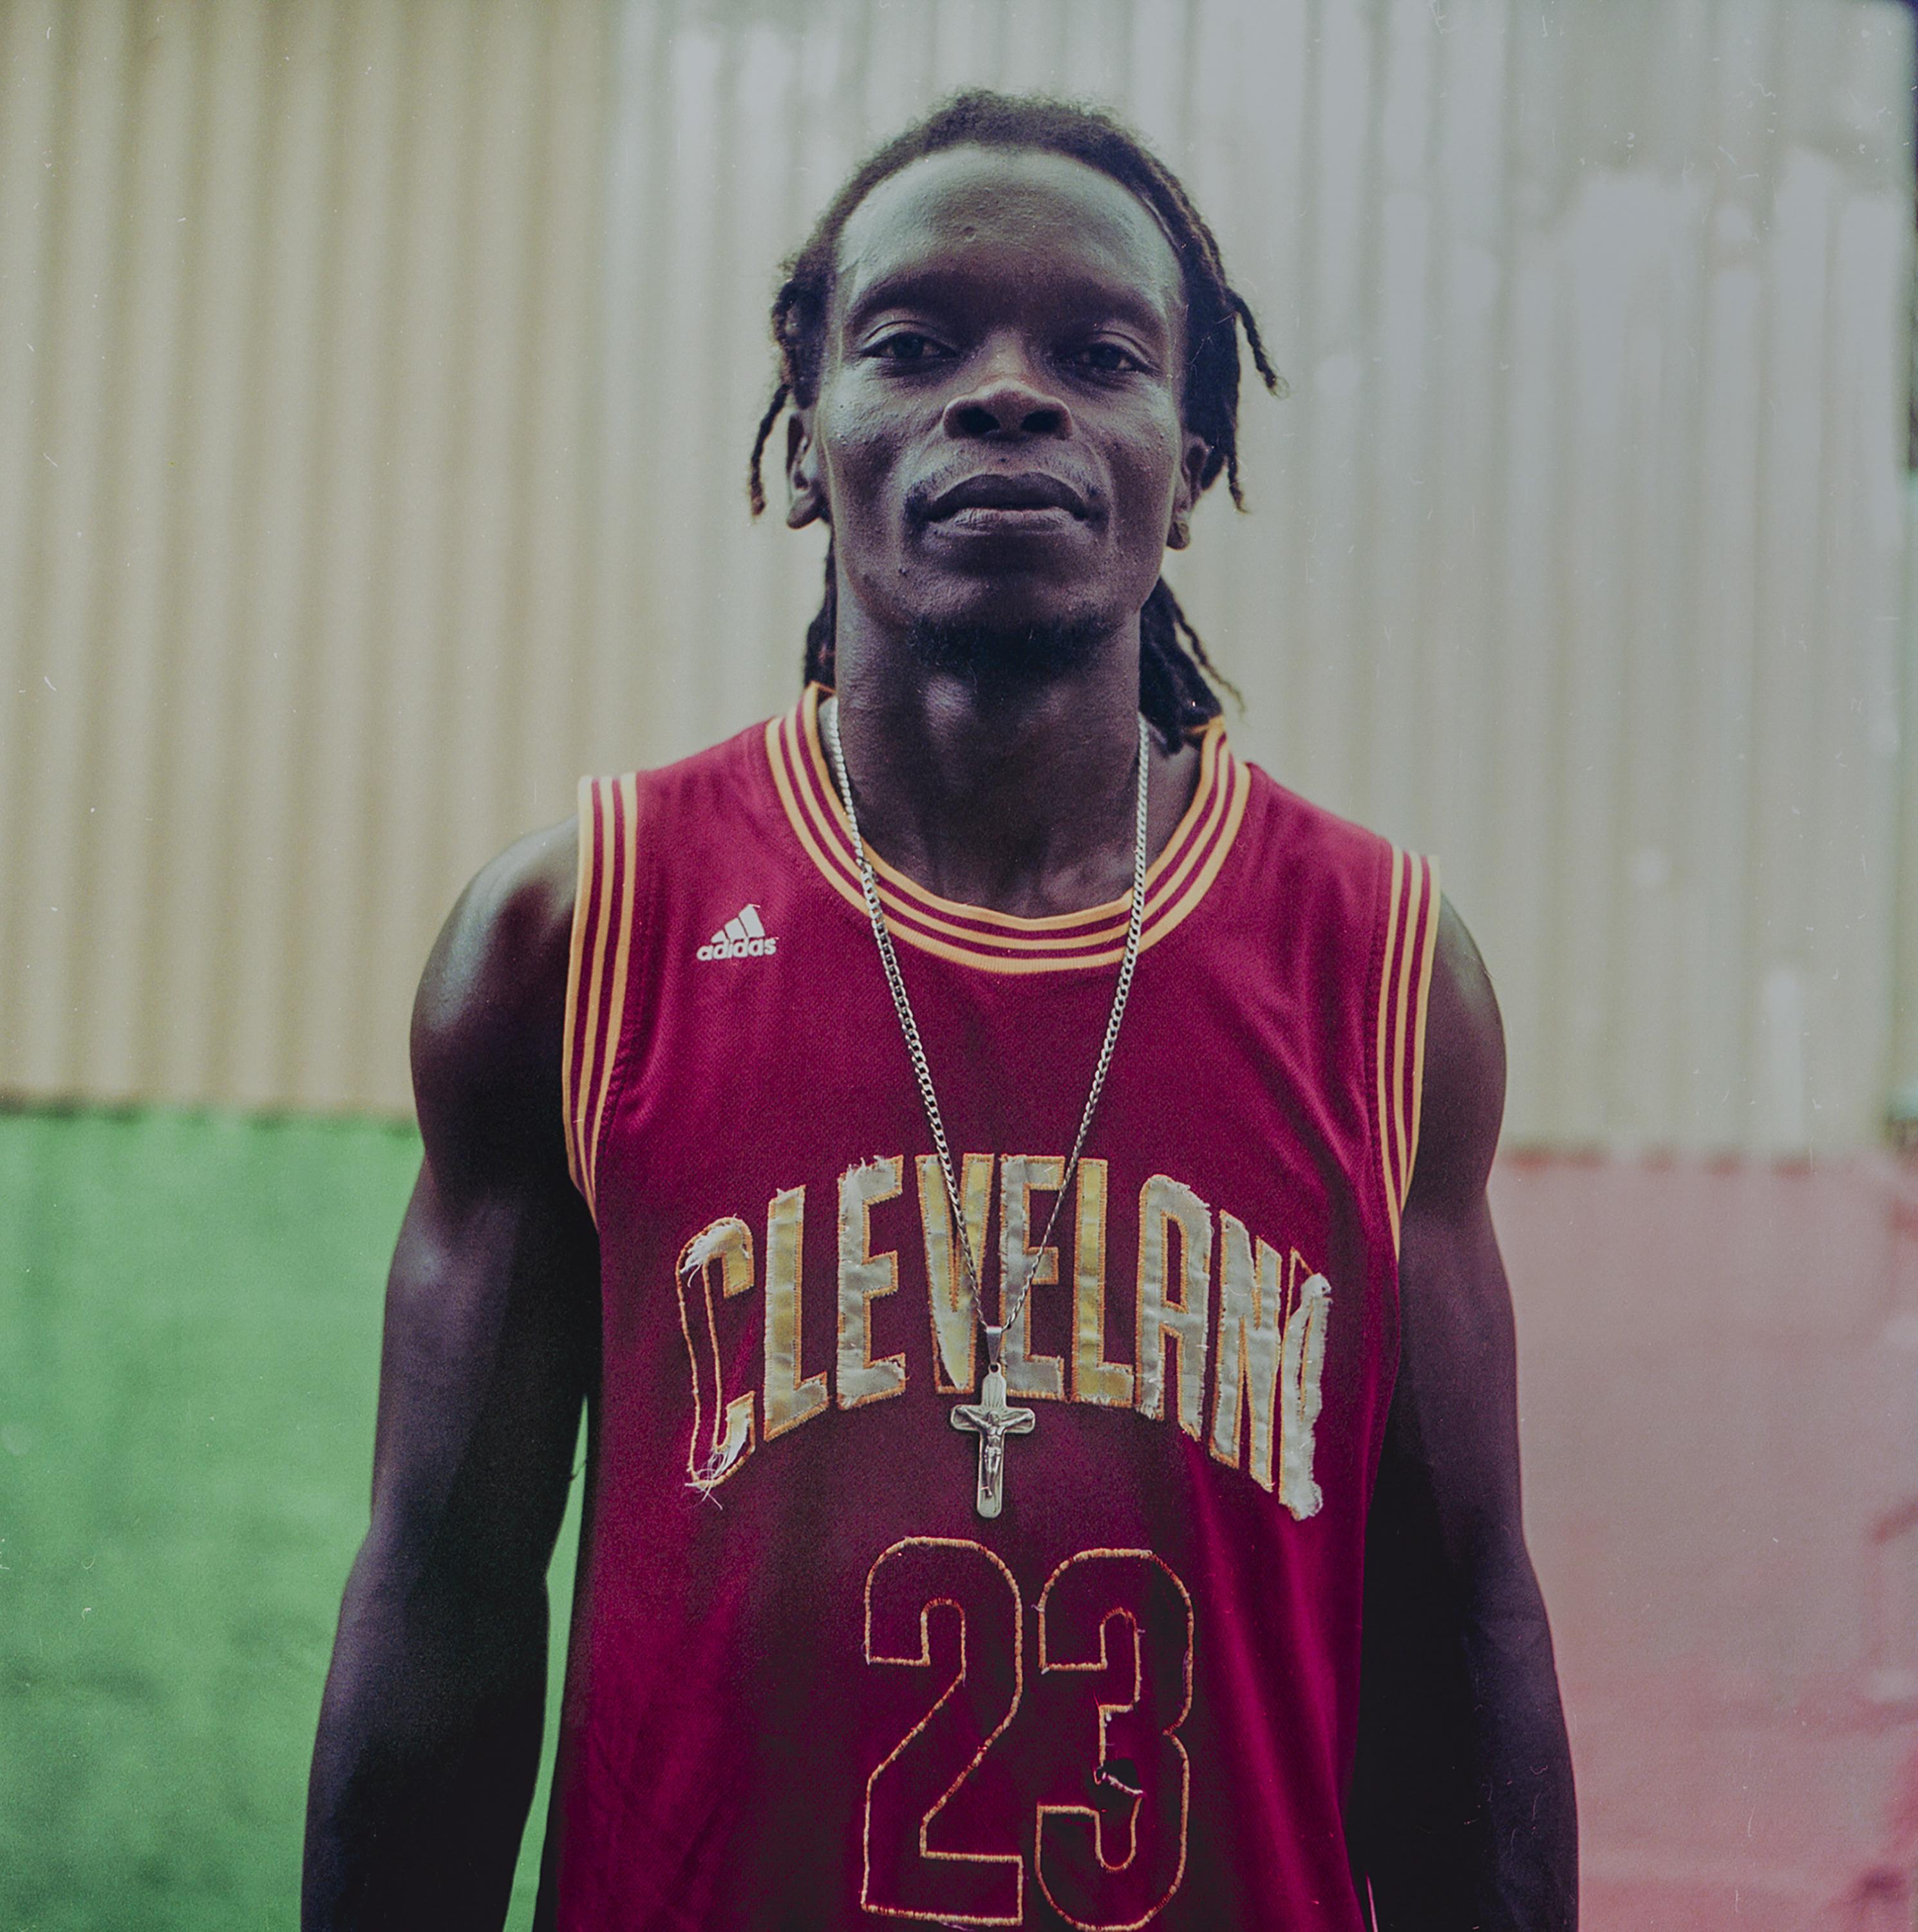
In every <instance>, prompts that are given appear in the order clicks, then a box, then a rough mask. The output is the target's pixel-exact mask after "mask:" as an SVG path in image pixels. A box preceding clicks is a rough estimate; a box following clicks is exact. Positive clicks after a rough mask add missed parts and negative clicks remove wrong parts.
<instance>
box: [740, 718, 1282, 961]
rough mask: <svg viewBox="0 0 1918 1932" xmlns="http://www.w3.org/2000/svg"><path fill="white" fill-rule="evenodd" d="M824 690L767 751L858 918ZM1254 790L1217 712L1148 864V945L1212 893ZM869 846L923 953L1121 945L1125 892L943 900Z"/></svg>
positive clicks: (889, 902)
mask: <svg viewBox="0 0 1918 1932" xmlns="http://www.w3.org/2000/svg"><path fill="white" fill-rule="evenodd" d="M825 695H827V693H826V691H825V689H824V687H823V686H821V685H817V684H813V685H808V686H807V687H806V689H805V693H804V694H803V695H802V697H800V700H799V703H797V704H796V705H795V706H793V709H791V710H790V711H788V712H786V713H784V715H782V716H781V717H778V718H773V719H772V720H770V721H769V722H768V724H767V725H766V757H767V760H768V762H769V764H770V765H771V766H772V781H773V784H774V786H775V788H776V789H777V790H778V793H779V801H780V803H781V805H783V806H784V808H785V811H786V815H787V818H788V820H790V822H791V823H792V826H793V831H794V832H795V833H796V834H797V835H798V838H799V843H800V844H801V846H802V847H804V849H805V852H806V854H807V856H808V858H809V859H811V861H812V862H813V863H814V865H816V866H817V867H818V868H819V870H820V872H821V873H822V874H824V876H825V878H826V882H827V883H828V884H829V885H830V886H832V888H833V889H834V890H835V891H836V892H838V894H839V895H840V897H841V898H843V899H844V900H845V901H847V904H850V905H851V906H853V907H855V908H856V910H858V912H859V913H860V915H861V916H862V917H863V916H865V912H866V900H865V892H864V891H863V890H862V888H861V886H860V883H859V865H858V862H857V860H856V859H855V858H854V856H853V831H852V827H851V826H850V824H849V823H847V817H846V808H845V806H844V805H843V804H842V803H841V801H840V797H839V793H838V787H836V786H835V784H833V781H832V769H831V766H829V763H827V760H826V748H825V746H824V745H823V744H822V743H821V742H820V729H819V706H820V698H821V697H823V696H825ZM1250 790H1251V772H1250V771H1249V769H1248V767H1247V766H1245V765H1244V764H1242V763H1240V761H1239V760H1238V759H1236V758H1235V757H1233V755H1232V751H1231V749H1230V746H1229V745H1227V743H1226V739H1225V727H1224V724H1223V723H1222V722H1221V721H1220V720H1219V719H1218V718H1213V719H1212V721H1211V722H1210V723H1209V724H1207V726H1206V730H1205V735H1204V736H1203V739H1201V740H1200V747H1199V782H1198V785H1197V789H1196V790H1194V793H1193V794H1192V802H1191V804H1190V805H1188V806H1187V807H1186V808H1185V815H1184V817H1182V818H1181V819H1180V820H1179V823H1178V826H1177V827H1176V829H1174V831H1173V835H1172V836H1171V837H1170V838H1169V839H1168V840H1167V841H1166V845H1165V849H1164V851H1162V852H1161V853H1160V854H1159V855H1158V857H1157V858H1156V859H1154V860H1153V861H1152V865H1151V866H1150V867H1149V869H1148V870H1147V871H1146V918H1145V926H1144V929H1143V932H1142V934H1141V935H1140V950H1141V951H1143V950H1145V949H1146V947H1150V946H1155V945H1156V944H1158V941H1161V939H1163V938H1165V937H1166V935H1167V934H1168V933H1170V932H1172V931H1173V929H1174V928H1175V927H1176V926H1179V924H1181V923H1182V922H1183V921H1184V920H1185V919H1186V918H1187V917H1188V916H1189V915H1190V914H1191V913H1192V911H1193V910H1194V909H1195V908H1196V907H1197V905H1198V904H1199V902H1200V900H1201V899H1203V898H1204V897H1205V895H1206V892H1207V891H1208V890H1209V889H1210V887H1211V886H1212V881H1213V880H1215V878H1217V877H1218V873H1219V868H1221V866H1222V865H1224V862H1225V859H1226V855H1227V853H1228V852H1230V850H1231V848H1232V844H1233V840H1234V839H1235V838H1236V837H1237V835H1238V832H1239V824H1240V822H1241V821H1242V820H1243V818H1244V817H1245V800H1246V797H1247V795H1248V793H1249V792H1250ZM867 854H868V857H870V858H871V860H872V865H873V873H874V877H875V878H876V880H877V882H878V885H879V895H880V904H881V906H882V907H883V908H884V910H885V912H886V922H887V925H888V926H889V927H890V929H891V930H892V936H893V938H895V940H897V941H902V942H903V943H904V944H907V945H909V946H913V947H917V948H919V950H920V951H922V952H925V953H935V954H937V955H938V956H940V958H942V959H950V960H953V961H955V962H957V963H958V964H959V965H963V966H977V967H980V968H984V970H985V971H987V972H993V973H1059V972H1067V971H1071V970H1073V969H1074V968H1080V967H1087V966H1110V965H1116V964H1117V963H1118V962H1119V959H1121V958H1122V956H1123V955H1124V953H1125V930H1126V922H1127V919H1128V916H1129V914H1130V912H1131V894H1130V893H1129V892H1128V893H1126V894H1125V895H1123V896H1122V897H1120V898H1116V899H1108V900H1107V901H1105V903H1104V904H1102V905H1096V906H1089V907H1086V910H1084V911H1083V912H1071V913H1053V914H1050V915H1049V916H1046V917H1044V918H1040V919H1026V918H1021V917H1020V916H1017V914H1015V913H1002V912H993V911H991V910H988V909H987V907H984V906H974V905H966V904H961V903H960V901H957V900H955V899H947V898H940V896H939V895H938V894H937V893H936V892H928V891H927V890H926V889H925V887H924V886H921V885H919V884H917V883H915V882H914V881H913V880H911V879H910V878H908V877H907V876H906V874H904V873H903V872H901V871H899V870H898V868H896V867H895V866H893V865H889V864H888V863H887V862H886V860H885V859H883V858H881V857H880V855H879V854H878V853H877V852H874V851H873V850H872V849H871V847H870V846H868V847H867Z"/></svg>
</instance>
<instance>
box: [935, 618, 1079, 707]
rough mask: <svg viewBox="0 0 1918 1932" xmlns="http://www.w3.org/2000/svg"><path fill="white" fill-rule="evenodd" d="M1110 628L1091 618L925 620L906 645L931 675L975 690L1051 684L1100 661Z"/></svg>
mask: <svg viewBox="0 0 1918 1932" xmlns="http://www.w3.org/2000/svg"><path fill="white" fill-rule="evenodd" d="M1109 628H1110V626H1109V625H1107V624H1105V623H1104V622H1101V620H1100V619H1098V618H1096V617H1092V616H1081V617H1065V618H1059V619H1054V620H1053V621H1052V622H1047V623H1032V624H977V623H967V622H960V621H959V620H957V619H940V618H925V619H921V620H920V621H919V622H916V623H915V624H914V625H913V627H912V628H911V629H910V631H908V632H907V640H906V641H907V647H908V648H909V649H910V650H911V652H912V653H913V655H914V656H915V657H916V658H917V659H918V660H919V662H920V663H921V664H922V665H924V666H925V668H926V669H927V670H931V671H938V672H941V673H944V674H945V675H946V676H955V677H960V678H963V679H965V681H966V682H967V683H969V684H970V685H972V687H973V688H975V690H976V689H978V688H981V687H984V686H988V685H1001V686H1003V685H1042V684H1050V683H1051V682H1053V681H1054V680H1055V679H1059V678H1062V677H1066V676H1071V674H1072V673H1074V672H1076V671H1080V670H1084V669H1085V667H1086V666H1087V665H1088V664H1090V663H1091V662H1092V660H1093V659H1094V658H1096V657H1097V656H1098V652H1099V647H1100V645H1101V643H1102V642H1103V641H1104V638H1105V637H1106V634H1107V631H1108V629H1109Z"/></svg>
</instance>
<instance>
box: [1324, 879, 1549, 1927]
mask: <svg viewBox="0 0 1918 1932" xmlns="http://www.w3.org/2000/svg"><path fill="white" fill-rule="evenodd" d="M1426 1040H1427V1045H1426V1068H1425V1097H1424V1106H1423V1124H1422V1131H1421V1135H1420V1142H1419V1154H1418V1160H1417V1164H1416V1167H1415V1169H1414V1170H1413V1177H1412V1188H1411V1193H1410V1199H1408V1201H1407V1204H1406V1210H1405V1216H1404V1229H1403V1231H1402V1235H1401V1247H1400V1258H1399V1303H1400V1312H1401V1335H1400V1344H1399V1364H1398V1385H1397V1388H1396V1390H1395V1393H1394V1395H1393V1397H1392V1413H1391V1417H1390V1419H1389V1422H1388V1424H1387V1427H1386V1444H1385V1451H1384V1455H1383V1460H1382V1461H1381V1463H1380V1470H1379V1479H1378V1487H1377V1490H1376V1491H1375V1493H1374V1497H1373V1502H1372V1507H1371V1517H1370V1520H1369V1521H1368V1526H1367V1538H1366V1575H1365V1653H1364V1655H1365V1661H1364V1670H1363V1676H1362V1682H1361V1686H1360V1691H1361V1695H1360V1718H1359V1762H1358V1768H1357V1773H1356V1779H1355V1782H1354V1789H1353V1820H1352V1823H1353V1846H1354V1851H1355V1855H1356V1858H1357V1861H1358V1863H1359V1867H1360V1869H1361V1870H1362V1871H1363V1873H1365V1876H1366V1877H1367V1878H1368V1879H1369V1880H1370V1882H1371V1889H1372V1896H1373V1899H1374V1903H1375V1906H1376V1907H1377V1915H1378V1922H1379V1924H1380V1927H1381V1928H1382V1932H1428V1928H1429V1932H1562V1928H1569V1927H1572V1926H1574V1925H1575V1924H1576V1923H1577V1919H1578V1897H1577V1893H1578V1831H1577V1823H1576V1820H1575V1814H1574V1811H1573V1804H1572V1761H1571V1756H1570V1753H1569V1749H1568V1747H1567V1745H1566V1734H1565V1721H1564V1718H1563V1714H1562V1712H1561V1710H1560V1704H1559V1695H1558V1679H1557V1671H1556V1670H1555V1668H1554V1664H1553V1661H1552V1646H1551V1631H1550V1629H1549V1628H1548V1626H1547V1624H1546V1621H1545V1604H1544V1601H1543V1600H1542V1598H1541V1597H1540V1595H1539V1586H1538V1581H1537V1579H1536V1577H1534V1575H1533V1571H1532V1562H1531V1559H1530V1556H1528V1555H1527V1552H1526V1549H1525V1538H1524V1526H1523V1523H1522V1522H1521V1517H1520V1511H1519V1493H1518V1384H1517V1370H1516V1361H1515V1345H1514V1340H1513V1334H1512V1298H1511V1295H1510V1292H1509V1290H1508V1289H1507V1287H1506V1279H1505V1268H1504V1265H1503V1262H1501V1261H1500V1258H1499V1252H1498V1242H1497V1237H1496V1236H1495V1235H1494V1233H1493V1232H1492V1223H1491V1211H1490V1209H1489V1208H1488V1205H1487V1204H1486V1200H1485V1181H1486V1177H1487V1175H1488V1173H1489V1172H1490V1171H1491V1162H1492V1155H1493V1152H1494V1149H1495V1148H1496V1147H1497V1142H1498V1130H1499V1121H1500V1115H1502V1113H1503V1109H1504V1104H1505V1047H1504V1040H1503V1034H1502V1033H1501V1031H1500V1025H1499V1018H1498V1008H1497V1004H1496V1002H1495V1001H1494V999H1493V998H1492V991H1491V984H1490V983H1489V981H1488V980H1487V979H1486V977H1485V968H1484V966H1483V965H1482V963H1481V962H1480V961H1479V955H1478V952H1477V950H1476V948H1475V947H1473V944H1472V941H1471V938H1470V935H1469V934H1467V932H1466V930H1465V929H1464V926H1463V925H1462V924H1461V922H1459V920H1458V917H1457V916H1456V914H1455V913H1453V912H1452V909H1451V907H1449V905H1447V906H1446V907H1443V910H1442V913H1441V916H1440V926H1439V934H1438V946H1437V959H1436V960H1435V962H1434V971H1433V977H1432V988H1431V1005H1430V1010H1429V1015H1428V1024H1427V1034H1426Z"/></svg>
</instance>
